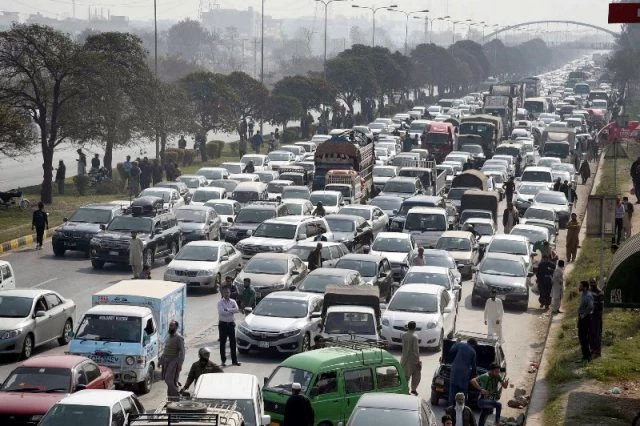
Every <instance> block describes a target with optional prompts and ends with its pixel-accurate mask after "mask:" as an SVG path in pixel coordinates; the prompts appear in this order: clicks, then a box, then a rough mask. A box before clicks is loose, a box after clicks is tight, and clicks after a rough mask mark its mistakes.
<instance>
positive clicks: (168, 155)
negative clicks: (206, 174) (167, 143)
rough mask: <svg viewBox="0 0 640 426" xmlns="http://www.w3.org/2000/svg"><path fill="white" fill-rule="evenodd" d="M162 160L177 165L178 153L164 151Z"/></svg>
mask: <svg viewBox="0 0 640 426" xmlns="http://www.w3.org/2000/svg"><path fill="white" fill-rule="evenodd" d="M164 160H165V161H171V162H175V163H177V162H178V153H177V152H175V151H173V150H169V149H167V150H166V151H165V153H164Z"/></svg>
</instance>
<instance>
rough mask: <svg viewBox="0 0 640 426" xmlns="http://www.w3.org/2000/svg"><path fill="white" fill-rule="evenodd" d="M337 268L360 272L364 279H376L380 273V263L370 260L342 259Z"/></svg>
mask: <svg viewBox="0 0 640 426" xmlns="http://www.w3.org/2000/svg"><path fill="white" fill-rule="evenodd" d="M336 268H341V269H351V270H353V271H358V272H360V275H362V276H363V277H375V276H376V274H377V272H378V262H371V261H369V260H356V259H340V260H339V261H338V263H336Z"/></svg>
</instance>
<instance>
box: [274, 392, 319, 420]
mask: <svg viewBox="0 0 640 426" xmlns="http://www.w3.org/2000/svg"><path fill="white" fill-rule="evenodd" d="M301 391H302V386H300V383H292V384H291V396H290V397H289V399H287V404H286V405H285V407H284V419H283V425H282V426H313V425H314V424H315V415H314V413H313V407H312V406H311V401H309V398H307V397H306V396H305V395H304V394H302V393H301Z"/></svg>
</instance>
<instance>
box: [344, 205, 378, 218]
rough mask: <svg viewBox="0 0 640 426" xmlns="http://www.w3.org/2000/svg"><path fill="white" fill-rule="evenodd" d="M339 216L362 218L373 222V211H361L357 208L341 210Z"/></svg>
mask: <svg viewBox="0 0 640 426" xmlns="http://www.w3.org/2000/svg"><path fill="white" fill-rule="evenodd" d="M339 214H349V215H353V216H360V217H361V218H363V219H364V220H371V210H369V209H366V208H364V209H359V208H357V207H343V208H341V209H340V212H339Z"/></svg>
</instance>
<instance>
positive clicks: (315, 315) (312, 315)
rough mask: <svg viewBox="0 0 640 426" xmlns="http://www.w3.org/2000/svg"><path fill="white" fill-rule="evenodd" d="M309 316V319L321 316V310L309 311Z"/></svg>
mask: <svg viewBox="0 0 640 426" xmlns="http://www.w3.org/2000/svg"><path fill="white" fill-rule="evenodd" d="M309 318H311V319H318V318H322V312H311V315H310V316H309Z"/></svg>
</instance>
